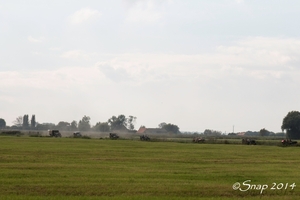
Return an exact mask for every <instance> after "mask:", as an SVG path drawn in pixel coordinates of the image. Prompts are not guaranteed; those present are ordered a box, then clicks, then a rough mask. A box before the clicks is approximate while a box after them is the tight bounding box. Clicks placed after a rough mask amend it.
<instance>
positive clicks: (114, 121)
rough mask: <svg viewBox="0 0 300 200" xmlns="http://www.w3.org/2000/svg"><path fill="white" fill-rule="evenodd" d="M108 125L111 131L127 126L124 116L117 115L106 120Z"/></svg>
mask: <svg viewBox="0 0 300 200" xmlns="http://www.w3.org/2000/svg"><path fill="white" fill-rule="evenodd" d="M107 122H108V124H109V125H110V127H111V129H112V130H114V129H120V128H121V127H122V125H124V126H127V121H126V117H125V115H119V116H118V117H116V116H112V117H111V118H110V119H108V121H107Z"/></svg>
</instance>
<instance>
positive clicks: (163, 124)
mask: <svg viewBox="0 0 300 200" xmlns="http://www.w3.org/2000/svg"><path fill="white" fill-rule="evenodd" d="M165 125H167V123H166V122H162V123H160V124H158V128H163V127H164V126H165Z"/></svg>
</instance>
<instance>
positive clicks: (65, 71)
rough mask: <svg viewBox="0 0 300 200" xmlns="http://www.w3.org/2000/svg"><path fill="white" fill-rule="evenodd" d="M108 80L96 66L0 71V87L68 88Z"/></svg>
mask: <svg viewBox="0 0 300 200" xmlns="http://www.w3.org/2000/svg"><path fill="white" fill-rule="evenodd" d="M108 82H109V81H108V80H107V79H105V76H104V75H103V74H102V73H101V71H100V70H99V69H98V68H97V67H64V68H61V69H58V70H41V71H31V72H19V71H18V72H17V71H6V72H0V88H2V89H4V88H10V89H13V88H36V89H45V90H47V89H49V90H68V89H74V88H77V89H80V88H84V89H86V88H88V87H90V86H91V85H97V84H106V83H108Z"/></svg>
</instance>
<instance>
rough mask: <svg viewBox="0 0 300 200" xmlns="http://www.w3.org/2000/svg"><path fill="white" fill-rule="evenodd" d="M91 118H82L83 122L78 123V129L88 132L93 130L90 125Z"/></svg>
mask: <svg viewBox="0 0 300 200" xmlns="http://www.w3.org/2000/svg"><path fill="white" fill-rule="evenodd" d="M90 119H91V118H90V117H88V116H85V115H84V117H82V120H80V121H79V123H78V129H79V130H80V131H88V130H90V129H91V125H90Z"/></svg>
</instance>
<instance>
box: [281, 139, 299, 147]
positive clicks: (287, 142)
mask: <svg viewBox="0 0 300 200" xmlns="http://www.w3.org/2000/svg"><path fill="white" fill-rule="evenodd" d="M281 143H282V144H283V145H285V146H288V145H294V144H297V141H292V140H288V139H286V140H281Z"/></svg>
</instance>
